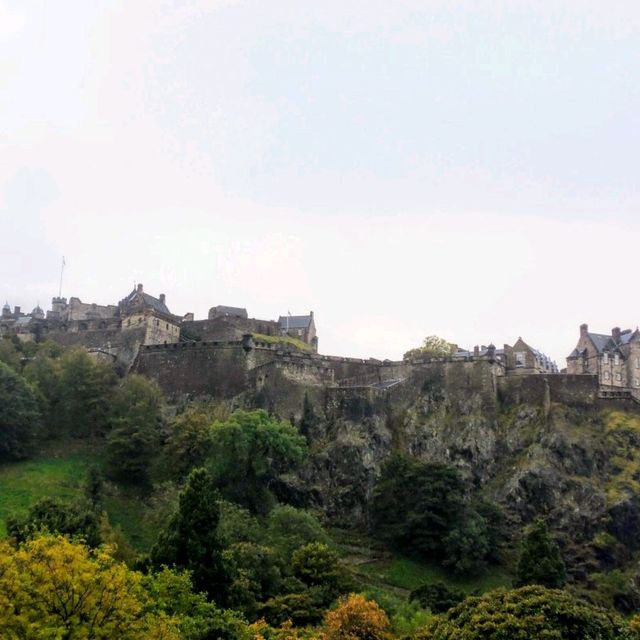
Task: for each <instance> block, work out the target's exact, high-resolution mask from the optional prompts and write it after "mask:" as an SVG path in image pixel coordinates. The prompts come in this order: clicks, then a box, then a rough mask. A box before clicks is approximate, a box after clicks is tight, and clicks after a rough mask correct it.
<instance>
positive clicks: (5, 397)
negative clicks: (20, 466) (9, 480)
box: [0, 362, 41, 460]
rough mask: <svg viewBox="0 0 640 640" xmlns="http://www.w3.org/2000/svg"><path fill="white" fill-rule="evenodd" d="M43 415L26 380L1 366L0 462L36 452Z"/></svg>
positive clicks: (5, 366) (1, 363)
mask: <svg viewBox="0 0 640 640" xmlns="http://www.w3.org/2000/svg"><path fill="white" fill-rule="evenodd" d="M40 427H41V415H40V411H39V408H38V402H37V400H36V396H35V394H34V393H33V390H32V389H31V387H30V386H29V384H28V383H27V382H26V380H25V379H24V378H23V377H22V376H20V375H19V374H17V373H16V372H15V371H14V370H13V369H11V368H10V367H9V366H8V365H6V364H4V363H3V362H0V460H20V459H21V458H26V457H28V456H29V455H30V454H31V452H32V451H33V447H34V444H35V440H36V437H37V435H38V433H39V431H40Z"/></svg>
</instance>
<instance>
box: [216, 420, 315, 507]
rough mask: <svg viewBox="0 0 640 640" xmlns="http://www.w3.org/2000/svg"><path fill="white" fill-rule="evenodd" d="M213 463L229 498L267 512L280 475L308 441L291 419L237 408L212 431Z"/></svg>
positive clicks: (298, 458) (293, 463)
mask: <svg viewBox="0 0 640 640" xmlns="http://www.w3.org/2000/svg"><path fill="white" fill-rule="evenodd" d="M211 438H212V453H211V456H210V458H209V466H210V468H211V470H212V473H213V476H214V478H215V481H216V483H217V485H218V487H219V488H220V490H221V491H222V493H223V495H224V496H225V498H227V499H228V500H231V501H232V502H237V503H238V504H241V505H243V506H245V507H247V508H249V509H250V510H251V511H253V512H254V513H266V512H268V511H269V510H270V508H271V507H272V506H273V504H274V502H275V500H274V497H273V494H272V492H271V489H272V487H273V486H274V484H275V483H276V481H277V479H278V478H279V476H280V475H281V474H283V473H285V472H287V471H290V470H292V469H293V468H294V467H295V466H296V465H297V464H299V463H300V462H301V461H302V460H303V458H304V456H305V454H306V441H305V438H304V437H303V436H301V435H300V434H299V433H298V431H297V430H296V428H295V427H294V426H292V425H291V424H290V423H289V422H282V421H280V420H276V419H275V418H271V417H269V415H268V414H267V413H266V412H265V411H262V410H257V411H235V412H234V413H233V414H232V415H231V416H230V417H229V419H228V420H226V421H225V422H216V423H214V425H213V428H212V431H211Z"/></svg>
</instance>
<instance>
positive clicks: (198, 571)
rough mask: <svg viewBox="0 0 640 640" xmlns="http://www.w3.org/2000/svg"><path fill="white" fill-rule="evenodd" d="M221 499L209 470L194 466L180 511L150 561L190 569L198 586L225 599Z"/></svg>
mask: <svg viewBox="0 0 640 640" xmlns="http://www.w3.org/2000/svg"><path fill="white" fill-rule="evenodd" d="M219 500H220V495H219V494H218V491H217V490H216V488H215V486H214V483H213V480H212V478H211V475H210V474H209V472H208V471H207V470H205V469H195V470H193V471H192V472H191V473H190V474H189V478H188V479H187V484H186V486H185V488H184V490H183V491H182V492H181V493H180V498H179V503H178V511H177V512H176V513H175V514H174V515H173V517H172V518H171V520H170V521H169V523H168V524H167V527H166V528H165V529H164V530H163V531H162V532H161V533H160V535H159V536H158V540H157V542H156V544H155V545H154V546H153V548H152V549H151V562H152V564H153V565H154V566H155V567H157V568H161V567H162V566H168V567H177V568H179V569H187V570H188V571H190V572H191V574H192V576H193V583H194V585H195V587H196V589H198V590H199V591H204V592H206V593H207V594H208V596H209V598H211V599H215V600H217V601H222V600H223V599H224V597H225V596H226V590H227V582H228V578H227V575H226V572H225V570H224V566H223V562H222V549H221V545H220V541H219V539H218V535H217V528H218V521H219V519H220V507H219V504H218V501H219Z"/></svg>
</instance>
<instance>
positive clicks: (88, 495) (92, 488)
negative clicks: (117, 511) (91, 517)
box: [84, 466, 104, 513]
mask: <svg viewBox="0 0 640 640" xmlns="http://www.w3.org/2000/svg"><path fill="white" fill-rule="evenodd" d="M84 497H85V499H86V501H87V504H88V507H89V508H90V509H91V510H92V511H94V512H95V513H100V512H101V511H102V502H103V500H104V478H103V477H102V473H101V472H100V469H98V467H95V466H92V467H89V470H88V471H87V477H86V479H85V482H84Z"/></svg>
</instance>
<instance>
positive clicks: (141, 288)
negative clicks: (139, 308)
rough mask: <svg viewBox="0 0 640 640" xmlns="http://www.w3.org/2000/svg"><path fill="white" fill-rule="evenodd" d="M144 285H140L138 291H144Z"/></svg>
mask: <svg viewBox="0 0 640 640" xmlns="http://www.w3.org/2000/svg"><path fill="white" fill-rule="evenodd" d="M143 290H144V289H143V287H142V285H141V284H139V285H138V293H142V292H143Z"/></svg>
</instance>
